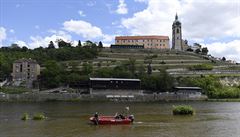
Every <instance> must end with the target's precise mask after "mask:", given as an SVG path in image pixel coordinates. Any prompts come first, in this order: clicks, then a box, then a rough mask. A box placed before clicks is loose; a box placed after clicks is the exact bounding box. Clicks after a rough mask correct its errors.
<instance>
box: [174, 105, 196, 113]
mask: <svg viewBox="0 0 240 137" xmlns="http://www.w3.org/2000/svg"><path fill="white" fill-rule="evenodd" d="M193 114H194V110H193V108H192V107H191V106H187V105H178V106H173V115H193Z"/></svg>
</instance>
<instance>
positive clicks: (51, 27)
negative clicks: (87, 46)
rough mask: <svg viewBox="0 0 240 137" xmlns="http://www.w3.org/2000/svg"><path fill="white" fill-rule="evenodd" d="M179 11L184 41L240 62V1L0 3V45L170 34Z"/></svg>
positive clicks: (16, 0)
mask: <svg viewBox="0 0 240 137" xmlns="http://www.w3.org/2000/svg"><path fill="white" fill-rule="evenodd" d="M176 12H178V14H179V19H180V21H181V22H182V28H183V31H182V32H183V38H184V39H187V40H188V41H189V42H190V43H194V42H198V43H200V44H202V45H203V46H206V47H208V49H209V50H210V54H212V55H214V56H217V57H223V56H225V57H226V58H227V59H232V60H236V61H238V62H240V55H238V54H239V53H240V26H239V25H238V24H239V22H240V1H239V0H201V1H194V0H61V1H59V0H0V47H1V46H9V45H11V43H18V44H19V45H20V46H27V47H29V48H36V47H38V46H43V47H46V46H47V44H48V42H49V41H50V40H53V41H55V40H56V39H57V38H61V39H64V40H66V41H71V42H73V43H76V42H77V41H78V40H79V39H80V40H81V41H86V40H91V41H93V42H98V41H103V43H104V45H105V46H109V44H111V43H114V37H115V36H116V35H167V36H169V37H170V39H171V25H172V22H173V20H174V16H175V14H176Z"/></svg>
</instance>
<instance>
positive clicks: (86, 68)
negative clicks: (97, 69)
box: [82, 63, 93, 75]
mask: <svg viewBox="0 0 240 137" xmlns="http://www.w3.org/2000/svg"><path fill="white" fill-rule="evenodd" d="M82 67H83V68H82V72H83V74H85V75H89V74H91V73H92V71H93V66H92V64H90V63H83V66H82Z"/></svg>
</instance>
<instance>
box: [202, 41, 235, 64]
mask: <svg viewBox="0 0 240 137" xmlns="http://www.w3.org/2000/svg"><path fill="white" fill-rule="evenodd" d="M202 45H203V47H207V48H208V50H209V52H210V54H211V55H213V56H215V57H220V58H222V57H225V58H226V59H227V60H228V59H231V60H235V61H237V62H240V54H239V53H240V40H233V41H230V42H223V43H221V42H215V43H210V44H202Z"/></svg>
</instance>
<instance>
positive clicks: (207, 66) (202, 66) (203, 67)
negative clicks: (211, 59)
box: [188, 64, 213, 70]
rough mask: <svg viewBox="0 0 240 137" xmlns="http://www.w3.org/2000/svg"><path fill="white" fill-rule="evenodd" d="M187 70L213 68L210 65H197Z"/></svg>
mask: <svg viewBox="0 0 240 137" xmlns="http://www.w3.org/2000/svg"><path fill="white" fill-rule="evenodd" d="M188 69H189V70H212V69H213V66H212V65H210V64H198V65H193V66H190V67H188Z"/></svg>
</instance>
